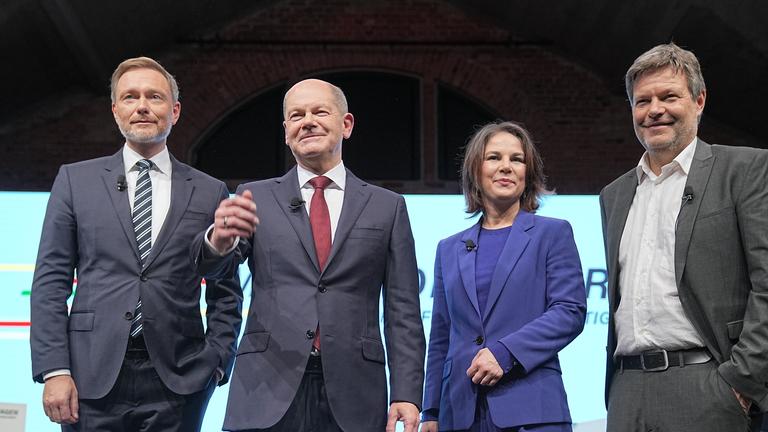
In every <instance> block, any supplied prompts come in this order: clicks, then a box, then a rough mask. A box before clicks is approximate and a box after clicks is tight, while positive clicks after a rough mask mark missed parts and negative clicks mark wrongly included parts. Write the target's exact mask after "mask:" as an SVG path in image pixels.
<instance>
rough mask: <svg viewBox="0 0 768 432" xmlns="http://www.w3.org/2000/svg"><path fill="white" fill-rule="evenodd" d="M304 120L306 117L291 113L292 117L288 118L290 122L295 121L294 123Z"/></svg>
mask: <svg viewBox="0 0 768 432" xmlns="http://www.w3.org/2000/svg"><path fill="white" fill-rule="evenodd" d="M302 118H304V116H303V115H301V114H299V113H291V115H289V116H288V120H290V121H294V122H295V121H299V120H301V119H302Z"/></svg>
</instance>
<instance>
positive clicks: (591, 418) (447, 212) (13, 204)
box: [0, 192, 608, 432]
mask: <svg viewBox="0 0 768 432" xmlns="http://www.w3.org/2000/svg"><path fill="white" fill-rule="evenodd" d="M405 198H406V202H407V205H408V214H409V216H410V219H411V227H412V229H413V235H414V238H415V241H416V258H417V261H418V266H419V273H420V283H421V287H420V289H421V294H420V296H421V316H422V320H423V322H424V329H425V331H426V333H427V337H429V328H430V324H431V312H432V278H433V275H432V270H433V265H434V258H435V249H436V247H437V243H438V242H439V241H440V240H441V239H443V238H445V237H448V236H450V235H452V234H454V233H456V232H458V231H461V230H464V229H466V228H468V227H469V226H471V225H472V224H474V223H475V222H476V219H472V218H468V215H467V214H466V213H465V212H464V200H463V197H462V196H460V195H406V196H405ZM47 201H48V194H47V193H28V192H0V233H2V238H3V239H4V241H5V244H6V247H5V248H0V281H2V284H1V285H0V287H1V288H0V296H2V301H0V352H2V356H1V357H0V370H2V371H3V376H4V380H3V384H4V385H2V386H0V402H6V403H20V404H26V405H27V421H26V430H27V431H34V432H46V431H51V432H54V431H58V430H60V429H59V426H58V425H56V424H54V423H51V422H50V421H49V420H48V418H47V417H46V416H45V413H44V412H43V409H42V403H41V400H42V391H43V386H42V385H40V384H36V383H34V382H33V381H32V372H31V368H30V352H29V294H30V289H31V285H32V274H33V272H34V263H35V259H36V256H37V246H38V242H39V239H40V231H41V229H42V223H43V217H44V215H45V206H46V203H47ZM538 214H541V215H544V216H551V217H556V218H561V219H566V220H568V221H569V222H570V223H571V226H572V227H573V230H574V235H575V238H576V244H577V246H578V248H579V253H580V256H581V262H582V266H583V271H584V279H585V284H586V286H587V295H588V312H587V322H586V325H585V327H584V332H583V333H582V334H581V335H580V336H579V337H578V338H577V339H576V340H575V341H574V342H573V343H571V344H570V345H569V346H568V347H566V348H565V349H564V350H563V351H562V352H561V354H560V359H561V364H562V368H563V380H564V382H565V387H566V391H567V393H568V402H569V405H570V408H571V415H572V417H573V421H574V423H576V424H577V425H579V426H582V428H578V427H577V429H576V430H582V431H586V430H587V426H588V425H590V424H592V425H595V426H597V425H601V424H602V423H603V419H605V405H604V402H603V389H604V387H603V386H604V374H605V342H606V332H607V319H608V301H607V298H606V272H605V256H604V252H603V239H602V233H601V228H600V209H599V204H598V198H597V196H573V195H567V196H558V195H553V196H547V197H546V198H545V199H544V201H543V204H542V206H541V208H540V209H539V211H538ZM240 275H241V279H242V281H243V283H244V284H245V285H246V286H245V288H244V295H245V302H244V305H245V306H246V309H245V310H244V311H243V314H244V316H246V315H247V312H248V311H247V305H248V304H249V301H250V285H249V284H248V280H249V276H250V274H249V271H248V269H247V268H246V267H245V266H243V267H242V268H241V271H240ZM204 307H205V304H204V303H201V308H204ZM227 391H228V386H226V385H225V386H223V387H219V388H217V389H216V392H215V393H214V395H213V398H212V399H211V402H210V404H209V406H208V411H207V413H206V417H205V422H204V424H203V430H204V431H218V430H221V425H222V423H223V418H224V408H225V406H226V398H227ZM511 409H512V407H511ZM589 430H595V431H596V430H598V429H597V428H589Z"/></svg>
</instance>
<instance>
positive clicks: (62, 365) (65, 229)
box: [30, 167, 78, 382]
mask: <svg viewBox="0 0 768 432" xmlns="http://www.w3.org/2000/svg"><path fill="white" fill-rule="evenodd" d="M77 262H78V243H77V219H76V217H75V212H74V209H73V204H72V190H71V186H70V180H69V176H68V173H67V169H66V167H62V168H61V169H60V170H59V173H58V175H57V176H56V180H55V181H54V183H53V188H52V189H51V195H50V198H49V199H48V208H47V210H46V212H45V220H44V222H43V230H42V235H41V237H40V246H39V248H38V252H37V262H36V264H35V273H34V277H33V280H32V294H31V297H30V309H31V310H30V315H31V323H32V324H31V328H30V348H31V352H32V377H33V379H34V380H35V381H37V382H43V375H44V374H45V373H46V372H49V371H52V370H56V369H69V367H70V365H69V340H68V336H67V322H68V319H69V318H68V312H67V299H68V298H69V296H70V295H71V294H72V282H73V277H74V271H75V270H74V269H75V267H76V266H77Z"/></svg>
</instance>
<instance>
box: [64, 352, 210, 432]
mask: <svg viewBox="0 0 768 432" xmlns="http://www.w3.org/2000/svg"><path fill="white" fill-rule="evenodd" d="M130 345H131V346H129V349H128V351H127V352H126V354H125V359H124V360H123V366H122V368H121V369H120V374H119V375H118V377H117V381H116V382H115V385H114V387H112V390H110V392H109V393H107V395H106V396H105V397H103V398H101V399H81V400H80V421H79V422H78V423H76V424H74V425H63V426H62V428H61V429H62V431H64V432H73V431H78V432H86V431H87V432H94V431H98V432H102V431H103V432H139V431H141V432H190V431H200V428H201V426H202V423H203V416H204V415H205V409H206V407H207V406H208V401H209V400H210V398H211V395H212V394H213V390H214V389H215V387H216V385H215V384H214V382H213V379H211V382H210V383H209V384H208V386H207V387H206V388H205V389H203V390H202V391H199V392H197V393H192V394H190V395H179V394H176V393H174V392H172V391H171V390H169V389H168V388H167V387H166V386H165V384H163V382H162V381H161V380H160V377H159V376H158V375H157V372H155V368H153V367H152V362H151V360H150V359H149V355H148V353H147V351H146V349H145V348H143V347H142V344H141V339H139V342H138V343H136V342H133V343H131V344H130ZM134 345H137V346H138V347H136V346H134Z"/></svg>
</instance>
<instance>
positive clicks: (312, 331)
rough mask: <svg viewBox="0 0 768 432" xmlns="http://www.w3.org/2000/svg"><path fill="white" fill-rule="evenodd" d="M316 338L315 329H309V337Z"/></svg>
mask: <svg viewBox="0 0 768 432" xmlns="http://www.w3.org/2000/svg"><path fill="white" fill-rule="evenodd" d="M314 338H315V331H314V330H307V339H314Z"/></svg>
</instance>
